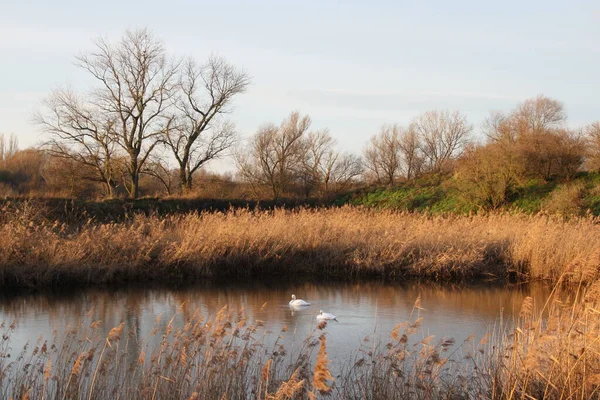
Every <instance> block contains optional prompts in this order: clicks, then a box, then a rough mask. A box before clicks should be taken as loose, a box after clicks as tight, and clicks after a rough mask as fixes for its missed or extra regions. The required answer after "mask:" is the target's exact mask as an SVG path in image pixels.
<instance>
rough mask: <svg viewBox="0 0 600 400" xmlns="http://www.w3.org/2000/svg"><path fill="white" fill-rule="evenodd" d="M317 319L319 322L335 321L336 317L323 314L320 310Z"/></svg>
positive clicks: (326, 313)
mask: <svg viewBox="0 0 600 400" xmlns="http://www.w3.org/2000/svg"><path fill="white" fill-rule="evenodd" d="M317 319H319V320H325V319H335V320H336V321H337V316H336V315H333V314H330V313H328V312H323V310H320V311H319V315H317Z"/></svg>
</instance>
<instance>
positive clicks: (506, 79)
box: [0, 0, 600, 152]
mask: <svg viewBox="0 0 600 400" xmlns="http://www.w3.org/2000/svg"><path fill="white" fill-rule="evenodd" d="M0 2H1V4H0V53H1V54H2V57H0V132H5V133H15V134H17V136H18V137H19V140H20V143H21V145H22V147H24V146H29V145H32V144H35V143H36V142H39V141H40V140H41V136H40V133H39V131H38V128H37V127H36V126H35V125H33V124H32V123H31V115H32V113H33V111H34V110H35V109H36V107H38V105H39V103H40V101H41V100H42V99H43V98H44V97H45V96H46V95H47V94H48V92H49V91H50V90H51V89H52V88H53V87H56V86H60V85H64V84H69V85H71V86H72V87H74V88H75V89H81V90H84V89H86V88H88V87H89V83H90V80H89V79H88V77H87V76H86V75H85V74H84V73H83V72H81V71H80V70H78V69H77V68H76V67H75V66H74V65H73V57H74V55H75V54H77V53H79V52H82V51H86V50H90V49H92V48H93V47H92V43H91V40H92V39H93V38H95V37H98V36H105V37H108V38H110V39H116V38H118V37H120V36H121V34H122V33H123V32H124V31H125V30H126V29H128V28H137V27H148V28H150V29H151V30H153V31H154V33H155V34H156V35H157V36H158V37H160V38H161V39H163V40H164V41H165V43H166V46H167V48H168V49H169V51H171V52H172V53H174V54H176V55H180V56H187V55H190V56H193V57H194V58H196V59H197V60H199V61H202V60H204V59H205V58H206V57H207V56H208V55H209V54H210V53H211V52H217V53H219V54H221V55H223V56H225V57H226V58H227V59H228V60H229V61H230V62H232V63H233V64H235V65H237V66H240V67H243V68H244V69H245V70H246V71H247V72H248V73H249V74H250V75H251V76H252V77H253V83H252V85H251V87H250V89H249V90H248V92H247V93H246V94H244V95H243V96H241V97H239V98H238V99H237V101H236V102H235V111H234V113H233V115H232V119H233V120H234V121H236V123H237V126H238V128H239V130H240V131H241V132H242V133H243V134H244V135H246V136H248V135H250V134H252V133H253V132H254V131H255V130H256V128H257V127H258V126H259V125H261V124H262V123H265V122H269V121H271V122H276V123H278V122H279V121H281V119H282V118H283V117H285V116H286V115H287V114H289V112H290V111H292V110H299V111H300V112H302V113H308V114H309V115H310V116H311V117H312V119H313V127H315V128H324V127H329V129H330V131H331V133H332V135H333V136H334V137H336V138H337V139H338V140H339V142H340V143H341V146H342V147H343V148H344V149H346V150H349V151H354V152H360V151H361V149H362V147H363V146H364V144H365V143H366V141H367V140H368V138H369V137H370V136H371V135H373V134H374V133H377V132H378V130H379V127H380V126H381V125H382V124H384V123H393V122H398V123H401V124H407V123H408V122H409V121H410V119H411V118H412V117H414V116H415V115H417V114H419V113H421V112H423V111H426V110H429V109H433V108H443V109H452V110H454V109H458V110H461V111H462V112H464V113H466V114H467V115H468V118H469V120H470V122H471V123H473V124H474V125H475V127H476V129H477V128H478V126H479V124H480V123H481V121H482V120H483V119H484V118H485V117H486V115H487V114H488V113H489V110H491V109H499V110H509V109H511V108H513V107H514V106H515V105H516V104H517V103H518V102H520V101H522V100H524V99H526V98H528V97H533V96H536V95H537V94H540V93H543V94H545V95H547V96H550V97H553V98H556V99H559V100H561V101H563V102H564V103H565V106H566V108H567V112H568V114H569V120H570V125H572V126H579V125H583V124H586V123H589V122H592V121H595V120H600V94H599V93H600V77H599V73H600V1H599V0H594V1H560V2H559V1H526V0H521V1H513V0H508V1H494V2H488V1H481V0H479V1H458V0H455V1H414V2H412V1H411V2H406V1H372V2H367V1H344V2H342V1H307V0H305V1H252V2H251V1H220V2H205V1H182V0H170V1H164V0H163V1H153V0H152V1H143V2H142V1H125V0H120V1H114V0H106V1H102V2H100V1H95V2H83V1H65V0H55V1H27V0H21V1H7V0H0Z"/></svg>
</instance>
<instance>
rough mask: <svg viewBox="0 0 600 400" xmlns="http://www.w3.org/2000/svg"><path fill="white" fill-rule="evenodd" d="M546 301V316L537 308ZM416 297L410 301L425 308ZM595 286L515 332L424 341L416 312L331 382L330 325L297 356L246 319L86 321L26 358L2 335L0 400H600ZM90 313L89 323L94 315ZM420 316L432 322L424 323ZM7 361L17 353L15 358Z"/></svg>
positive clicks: (233, 314) (236, 315) (528, 310)
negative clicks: (136, 323) (139, 327)
mask: <svg viewBox="0 0 600 400" xmlns="http://www.w3.org/2000/svg"><path fill="white" fill-rule="evenodd" d="M534 301H538V302H544V301H546V307H545V309H544V311H543V313H544V315H545V317H544V318H542V317H541V314H540V315H535V314H534V312H533V310H534V307H533V302H534ZM418 306H419V304H418V299H417V302H416V303H415V307H416V309H418ZM599 309H600V286H599V285H598V284H594V285H592V286H591V287H590V288H589V289H588V290H587V291H585V292H584V291H583V290H581V291H577V292H576V293H574V294H573V293H572V294H571V295H569V296H567V297H562V296H553V297H551V298H549V299H532V298H526V299H525V301H524V303H523V306H522V309H521V314H520V317H519V319H518V321H515V322H516V326H515V328H514V329H511V330H510V331H507V332H500V331H497V332H491V333H490V334H489V335H486V336H484V337H482V338H474V337H469V338H467V340H466V341H465V342H463V343H459V344H456V343H455V341H454V340H453V339H451V338H447V337H444V338H435V337H432V336H428V337H425V335H424V333H423V332H421V331H420V330H419V327H420V325H421V323H422V321H423V316H419V315H418V313H415V315H414V316H413V317H411V320H410V321H407V322H404V323H399V324H398V325H397V326H396V327H395V328H394V329H393V330H392V331H391V332H389V334H386V335H383V337H379V339H377V338H375V337H373V338H368V339H365V341H364V342H363V343H362V344H361V345H360V346H357V348H356V350H355V351H354V352H353V358H352V361H350V362H347V363H346V364H345V365H342V366H336V369H338V370H341V372H340V373H339V374H337V373H336V375H335V376H334V375H333V374H332V367H333V365H332V364H331V360H330V359H329V357H328V355H327V341H328V334H327V330H328V328H327V325H326V324H325V323H322V324H321V325H319V326H318V327H317V328H315V330H314V331H313V332H312V333H311V334H310V335H309V336H308V337H307V338H306V339H305V340H304V341H303V342H302V343H301V344H300V345H299V346H297V347H295V348H294V349H288V348H285V347H284V346H283V345H281V344H280V340H279V339H277V337H279V338H281V337H282V336H283V335H286V334H293V333H292V332H290V333H286V331H287V329H286V328H283V330H282V331H281V332H280V333H275V334H273V335H274V337H272V339H274V340H269V339H268V338H267V336H265V332H264V328H262V327H261V322H260V321H252V320H251V319H249V318H247V316H246V315H245V313H244V310H243V309H241V310H229V309H226V308H223V309H221V310H220V311H219V312H218V313H217V315H215V316H213V317H211V318H209V319H207V320H204V319H203V318H202V316H201V314H198V313H196V314H193V315H191V316H190V317H189V318H187V319H184V320H183V321H182V323H174V321H175V319H176V318H175V317H176V316H173V317H172V318H171V319H170V320H161V319H160V318H158V319H157V320H156V323H155V328H154V330H153V331H152V335H151V337H148V338H139V337H136V330H135V329H128V328H127V327H125V326H124V324H123V323H121V324H120V325H117V326H115V327H114V328H113V329H112V330H110V331H109V332H107V333H102V332H100V330H99V326H100V325H101V324H100V323H97V322H93V321H89V320H86V319H85V318H84V319H83V320H82V321H80V322H79V323H78V324H76V325H75V326H70V327H68V328H66V329H65V331H64V332H60V333H56V334H55V337H54V338H40V339H39V341H38V342H37V343H35V344H32V347H31V348H26V349H23V351H22V352H20V353H19V349H14V350H12V351H11V350H9V348H10V343H11V336H12V332H13V328H14V325H8V323H7V324H3V325H2V326H1V327H0V331H1V332H2V336H1V337H0V396H1V397H2V398H15V399H38V398H39V399H42V398H56V399H76V398H87V399H109V398H111V399H112V398H127V399H138V398H139V399H148V398H156V399H159V398H160V399H223V398H227V399H244V398H256V399H270V400H274V399H292V398H294V399H315V398H333V399H467V398H469V399H470V398H476V399H484V398H485V399H532V398H537V399H541V398H544V399H567V398H572V399H591V398H598V395H599V394H600V392H599V389H600V362H599V361H598V357H597V355H598V354H599V352H600V312H599V311H598V310H599ZM90 315H91V314H90ZM424 318H427V316H426V315H425V316H424ZM9 353H12V354H11V355H10V356H8V355H9Z"/></svg>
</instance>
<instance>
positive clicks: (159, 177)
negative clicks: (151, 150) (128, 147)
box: [141, 156, 176, 196]
mask: <svg viewBox="0 0 600 400" xmlns="http://www.w3.org/2000/svg"><path fill="white" fill-rule="evenodd" d="M174 172H176V171H174V170H172V169H171V168H170V166H169V163H168V161H167V160H166V159H165V158H163V157H155V156H151V158H150V159H149V160H148V161H147V162H146V165H145V166H144V169H143V170H142V171H141V173H142V174H143V175H147V176H150V177H152V178H154V179H155V180H156V181H158V182H159V183H160V185H161V186H162V187H163V188H164V191H165V194H166V195H167V196H170V195H172V194H173V190H174V188H175V182H176V175H174Z"/></svg>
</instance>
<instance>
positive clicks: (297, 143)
mask: <svg viewBox="0 0 600 400" xmlns="http://www.w3.org/2000/svg"><path fill="white" fill-rule="evenodd" d="M310 123H311V121H310V117H309V116H307V115H306V116H304V117H302V116H301V115H300V113H298V112H292V113H291V114H290V116H289V117H288V118H286V119H285V120H284V121H283V122H282V123H281V125H279V126H275V125H272V124H270V125H265V126H263V127H261V128H260V129H259V130H258V132H257V133H256V135H254V137H253V138H252V139H251V142H250V149H249V151H247V152H245V153H241V152H240V153H238V154H237V157H236V162H237V165H238V170H239V172H240V175H241V176H242V178H243V179H245V180H247V181H248V182H250V183H251V184H252V185H254V187H256V186H257V185H265V186H267V187H269V189H270V191H271V193H272V195H273V198H274V199H275V200H277V199H278V198H279V197H280V196H281V195H282V194H285V193H286V192H287V191H288V190H289V189H290V188H291V186H292V183H293V182H294V180H295V179H296V177H297V175H298V173H299V171H301V170H302V167H303V157H304V154H305V152H306V150H305V146H306V144H305V141H303V138H304V135H305V134H306V132H307V131H308V128H309V127H310ZM255 192H256V190H255Z"/></svg>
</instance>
